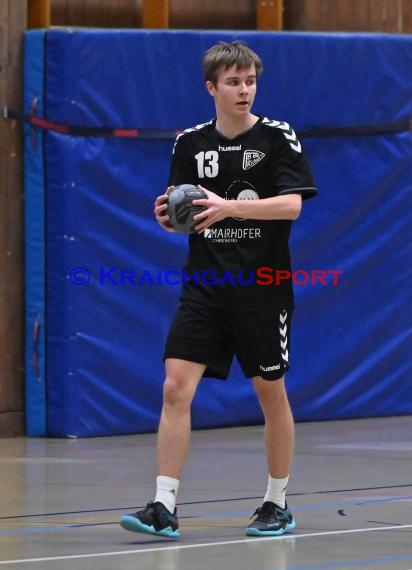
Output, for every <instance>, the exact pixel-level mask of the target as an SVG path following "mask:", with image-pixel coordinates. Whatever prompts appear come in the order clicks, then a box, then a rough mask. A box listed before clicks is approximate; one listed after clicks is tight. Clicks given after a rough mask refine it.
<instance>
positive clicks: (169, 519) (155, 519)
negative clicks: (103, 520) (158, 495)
mask: <svg viewBox="0 0 412 570" xmlns="http://www.w3.org/2000/svg"><path fill="white" fill-rule="evenodd" d="M120 526H121V527H123V528H125V529H126V530H131V531H132V532H143V533H145V534H154V535H156V536H168V537H170V538H179V536H180V531H179V522H178V520H177V516H176V509H175V512H174V513H173V514H172V513H171V512H170V511H168V510H167V509H166V507H165V506H164V505H163V503H160V502H158V501H157V502H156V503H153V502H150V503H147V506H146V508H145V509H143V510H141V511H138V512H137V513H133V514H130V515H123V516H122V518H121V519H120Z"/></svg>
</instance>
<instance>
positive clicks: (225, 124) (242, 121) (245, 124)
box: [216, 113, 259, 139]
mask: <svg viewBox="0 0 412 570" xmlns="http://www.w3.org/2000/svg"><path fill="white" fill-rule="evenodd" d="M258 120H259V117H257V116H256V115H253V114H252V113H249V115H246V116H245V117H230V116H228V115H223V116H222V115H218V116H217V118H216V130H217V131H219V133H220V134H221V135H222V136H224V137H225V138H227V139H234V138H236V137H237V136H239V135H241V134H242V133H245V132H246V131H248V130H250V129H251V128H252V127H253V125H254V124H255V123H257V121H258Z"/></svg>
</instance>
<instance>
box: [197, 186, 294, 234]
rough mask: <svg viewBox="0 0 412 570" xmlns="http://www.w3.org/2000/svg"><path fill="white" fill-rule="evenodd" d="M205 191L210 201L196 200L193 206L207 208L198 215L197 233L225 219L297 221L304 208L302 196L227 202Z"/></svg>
mask: <svg viewBox="0 0 412 570" xmlns="http://www.w3.org/2000/svg"><path fill="white" fill-rule="evenodd" d="M203 190H204V191H205V192H206V193H207V195H208V200H194V201H193V204H195V205H201V206H206V210H205V211H204V212H202V213H200V214H197V215H196V216H195V217H194V219H195V220H197V221H199V224H198V225H197V226H196V231H197V232H202V231H204V230H205V229H207V228H209V227H210V226H212V225H213V224H215V223H216V222H219V221H220V220H223V219H225V218H229V217H232V218H245V219H249V220H296V219H297V218H298V217H299V215H300V211H301V208H302V196H301V195H300V194H287V195H285V196H273V197H271V198H264V199H262V200H225V199H224V198H221V197H220V196H217V195H216V194H214V193H213V192H210V191H209V190H206V189H205V188H203Z"/></svg>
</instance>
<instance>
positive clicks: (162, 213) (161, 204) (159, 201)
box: [154, 186, 175, 232]
mask: <svg viewBox="0 0 412 570" xmlns="http://www.w3.org/2000/svg"><path fill="white" fill-rule="evenodd" d="M173 189H174V186H169V187H168V188H167V190H166V192H165V194H161V195H160V196H158V197H157V198H156V201H155V207H154V215H155V216H156V220H157V223H158V224H159V225H160V226H161V227H162V228H163V229H164V230H165V231H167V232H174V231H175V230H174V229H173V228H172V227H170V226H169V225H167V221H168V219H169V216H168V215H167V214H166V210H167V200H168V195H169V193H170V192H171V191H172V190H173Z"/></svg>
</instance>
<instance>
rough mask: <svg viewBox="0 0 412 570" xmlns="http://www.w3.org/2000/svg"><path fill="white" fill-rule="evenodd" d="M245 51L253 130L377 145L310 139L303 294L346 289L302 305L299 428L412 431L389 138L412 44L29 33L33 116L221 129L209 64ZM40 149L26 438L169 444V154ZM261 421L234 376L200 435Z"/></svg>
mask: <svg viewBox="0 0 412 570" xmlns="http://www.w3.org/2000/svg"><path fill="white" fill-rule="evenodd" d="M235 38H237V39H243V40H246V41H247V42H248V44H249V45H250V46H251V47H252V48H253V49H255V50H256V51H257V52H258V53H259V54H260V55H261V56H262V59H263V62H264V66H265V71H264V73H263V76H262V78H261V80H260V83H259V87H258V95H257V98H256V102H255V107H254V110H255V112H256V113H261V114H264V115H266V116H268V117H270V118H273V119H278V120H286V121H288V122H290V123H291V124H292V125H293V127H294V128H295V130H297V131H305V130H306V129H311V128H313V127H330V126H335V127H339V126H340V127H345V126H355V127H356V126H362V125H370V126H372V127H374V131H375V132H374V134H372V132H368V131H367V130H364V131H363V132H362V131H359V132H358V133H352V134H347V133H346V134H342V133H338V132H337V131H336V132H334V133H332V134H331V135H330V136H327V137H325V136H318V137H313V136H311V137H309V136H303V137H302V143H303V144H304V146H305V148H306V151H307V153H308V155H309V159H310V161H311V164H312V168H313V172H314V176H315V180H316V182H317V185H318V188H319V195H318V197H317V198H316V199H314V200H310V201H308V202H307V203H305V204H304V208H303V212H302V216H301V218H300V219H299V220H298V221H297V222H296V223H295V224H294V230H293V235H292V244H291V245H292V251H293V255H294V269H295V271H297V270H300V271H301V273H300V274H297V279H298V280H302V279H304V276H305V272H306V273H308V274H309V275H310V276H311V275H312V272H313V271H314V270H324V271H329V272H331V271H340V272H342V273H339V274H338V273H336V274H335V275H336V278H337V280H338V282H337V284H335V285H334V284H333V274H332V273H328V279H327V284H326V285H322V284H321V283H320V282H318V283H317V284H315V285H311V284H310V283H307V284H305V285H296V286H295V294H296V304H297V309H296V311H295V315H294V327H293V333H292V362H291V370H290V372H289V375H288V377H287V384H288V391H289V395H290V400H291V404H292V407H293V410H294V414H295V418H296V420H298V421H305V420H326V419H341V418H354V417H370V416H379V415H399V414H410V413H412V388H411V386H412V382H411V374H410V372H411V371H410V364H409V363H410V358H409V352H410V348H409V347H408V344H407V341H408V333H409V332H410V328H409V327H410V322H411V309H410V300H409V298H410V293H409V289H410V287H409V284H410V283H411V277H412V276H411V269H410V267H411V263H410V260H411V250H410V244H411V239H410V237H411V236H410V231H411V230H410V228H411V227H412V203H411V192H410V191H411V185H412V137H411V132H410V130H408V129H407V128H405V129H397V130H396V129H395V130H394V131H393V132H389V131H388V130H385V129H384V128H382V129H380V128H379V126H380V125H390V124H394V123H397V124H407V122H408V120H410V117H412V75H411V73H410V62H411V60H412V38H411V37H408V36H401V35H399V36H389V35H373V34H364V35H362V34H361V35H349V34H306V33H263V32H244V33H236V34H235V33H229V32H192V31H143V30H137V31H131V30H125V31H120V30H85V29H79V30H77V29H74V30H73V29H70V30H65V29H52V30H48V31H41V32H32V31H30V32H27V34H26V43H25V54H26V55H25V57H26V66H25V97H24V101H25V109H24V111H25V112H26V113H32V112H33V108H32V107H33V100H34V99H35V98H37V99H38V101H40V102H41V105H38V108H37V114H38V115H40V116H44V117H47V119H49V120H51V121H54V122H56V123H63V124H69V125H77V126H83V127H90V128H91V129H92V128H100V127H113V128H123V129H134V128H136V129H159V130H168V129H169V130H172V131H178V130H183V129H185V128H188V127H191V126H194V125H195V124H198V123H203V122H206V121H208V120H209V119H211V118H212V117H213V113H214V107H213V101H212V99H211V98H210V97H209V95H208V94H207V93H206V90H205V89H204V85H203V78H202V72H201V57H202V54H203V52H204V51H205V50H206V49H207V48H208V47H210V46H211V45H212V44H213V43H215V42H216V41H218V40H232V39H235ZM372 130H373V129H372ZM25 135H26V140H25V159H26V173H25V181H26V182H25V184H26V188H25V191H26V204H27V211H26V243H27V250H26V253H27V283H28V285H27V288H26V292H27V343H26V345H27V361H26V364H27V373H26V382H27V413H28V433H29V435H50V436H57V437H71V436H73V437H85V436H102V435H110V434H126V433H142V432H151V431H155V430H156V429H157V424H158V418H159V413H160V407H161V399H162V384H163V362H162V359H161V357H162V350H163V344H164V340H165V336H166V333H167V330H168V326H169V324H170V321H171V319H172V316H173V314H174V311H175V308H176V304H177V301H178V298H179V286H178V285H168V284H165V283H164V282H162V283H158V281H162V279H161V277H164V274H165V272H166V271H167V270H180V268H181V264H182V263H183V260H184V255H185V251H186V239H187V238H186V237H185V236H182V235H171V234H167V233H166V232H164V231H162V230H161V229H160V228H159V227H158V225H157V224H156V221H155V219H154V216H153V203H154V199H155V197H156V196H157V195H159V194H160V193H162V192H163V190H164V189H165V186H166V182H167V178H168V171H169V162H170V155H171V150H172V145H173V141H172V140H170V138H169V139H168V138H167V137H165V139H164V140H162V139H161V138H160V139H159V140H152V139H144V138H139V137H134V138H133V137H123V138H121V137H120V138H116V137H107V136H106V137H105V136H98V134H96V133H93V131H90V133H89V135H88V136H74V135H73V134H64V133H62V132H58V131H56V130H41V129H39V128H34V127H32V128H29V127H26V128H25ZM34 138H35V139H36V141H37V145H38V146H37V147H36V150H35V149H34V147H33V144H34V143H33V140H34ZM408 237H409V240H408ZM36 319H37V321H36ZM40 321H41V325H40ZM33 327H34V329H33ZM36 327H37V328H36ZM33 330H35V332H36V331H37V333H36V334H37V336H35V337H34V339H33ZM43 341H44V342H43ZM408 349H409V350H408ZM33 353H34V355H35V356H34V359H33ZM36 358H37V360H36ZM33 363H36V365H37V368H36V366H34V364H33ZM39 367H40V372H39ZM262 421H263V419H262V415H261V412H260V410H259V407H258V404H257V402H256V398H255V397H254V395H253V392H252V388H251V385H250V381H248V380H246V379H244V378H243V375H242V373H241V371H240V369H239V367H238V365H237V364H235V365H234V366H233V369H232V373H231V375H230V378H229V380H228V381H227V382H226V383H224V382H221V381H218V380H213V379H208V380H204V381H203V382H202V383H201V386H200V388H199V391H198V394H197V395H196V398H195V401H194V403H193V426H194V427H195V428H210V427H222V426H234V425H246V424H260V423H262Z"/></svg>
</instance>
